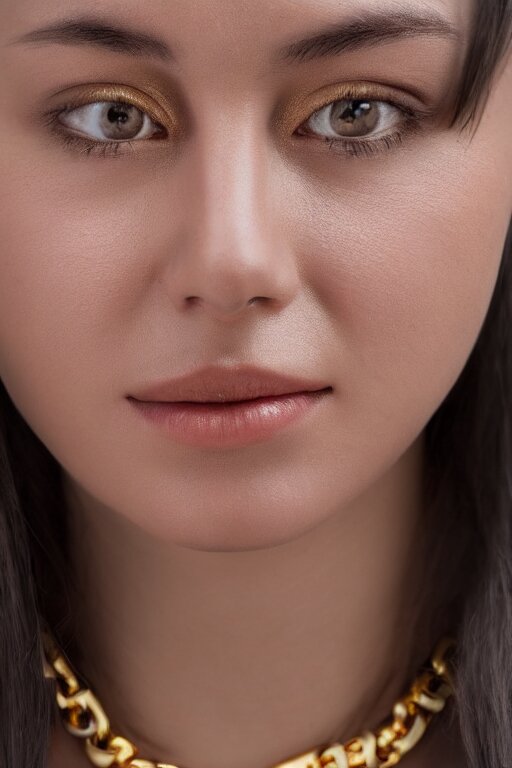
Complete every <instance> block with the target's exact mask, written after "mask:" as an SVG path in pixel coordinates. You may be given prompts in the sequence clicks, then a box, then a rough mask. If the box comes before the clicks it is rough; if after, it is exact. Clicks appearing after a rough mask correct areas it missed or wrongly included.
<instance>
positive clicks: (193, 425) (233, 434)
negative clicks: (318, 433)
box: [130, 389, 329, 448]
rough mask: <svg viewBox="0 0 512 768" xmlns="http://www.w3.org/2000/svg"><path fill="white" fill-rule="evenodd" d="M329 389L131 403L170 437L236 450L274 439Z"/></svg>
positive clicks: (190, 442) (304, 413)
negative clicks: (229, 398) (228, 399)
mask: <svg viewBox="0 0 512 768" xmlns="http://www.w3.org/2000/svg"><path fill="white" fill-rule="evenodd" d="M328 392H329V390H328V389H326V390H322V391H320V392H297V393H294V394H291V395H275V396H274V395H273V396H271V397H261V398H255V399H252V400H239V401H232V402H219V403H213V402H206V403H199V402H186V401H185V402H183V401H181V402H174V403H163V402H141V401H139V400H134V399H133V398H132V399H131V400H130V402H131V404H132V405H133V406H134V408H135V409H136V410H137V411H138V412H139V413H140V414H141V415H142V416H143V417H144V418H145V420H146V421H148V422H150V423H152V424H154V425H155V426H157V428H158V429H160V430H162V431H163V433H164V434H165V435H166V436H167V437H171V438H172V439H173V440H174V441H175V442H178V443H181V444H183V445H188V446H194V447H196V448H234V447H240V446H243V445H248V444H250V443H258V442H262V441H264V440H268V439H269V438H271V437H272V436H273V435H274V434H275V433H276V432H277V431H278V430H281V429H283V428H284V427H286V426H288V425H290V424H292V423H294V422H297V421H299V419H301V418H302V417H304V416H306V414H308V413H309V412H311V411H312V410H313V409H314V408H316V407H318V406H317V403H319V402H320V401H321V400H325V397H326V395H327V394H328Z"/></svg>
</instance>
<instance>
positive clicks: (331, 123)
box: [277, 83, 437, 158]
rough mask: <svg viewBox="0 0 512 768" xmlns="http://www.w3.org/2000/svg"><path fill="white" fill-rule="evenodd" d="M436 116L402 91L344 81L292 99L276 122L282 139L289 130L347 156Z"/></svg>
mask: <svg viewBox="0 0 512 768" xmlns="http://www.w3.org/2000/svg"><path fill="white" fill-rule="evenodd" d="M289 115H291V117H290V116H289ZM436 115H437V110H436V108H435V107H432V106H430V107H427V106H425V105H422V104H420V103H418V100H417V99H414V100H413V99H412V98H410V97H407V96H406V95H405V94H404V95H403V97H397V96H396V95H394V93H391V89H390V88H384V87H383V86H378V85H371V84H366V83H344V84H338V85H334V86H332V85H331V86H327V87H324V88H322V89H320V91H318V92H316V93H315V94H313V96H312V97H311V96H309V97H302V96H299V97H297V98H295V99H294V100H292V102H291V104H290V105H289V106H288V108H287V109H285V110H283V111H282V112H281V114H280V115H279V116H278V118H277V125H278V130H279V132H280V133H281V136H282V137H284V139H285V140H286V139H287V137H288V136H289V135H290V133H291V134H292V135H293V136H294V137H300V138H302V139H304V138H306V139H308V140H317V143H318V144H326V145H327V148H328V149H330V150H333V151H335V152H338V153H340V154H342V155H345V156H346V157H348V158H350V157H372V156H375V155H377V154H380V153H382V152H385V151H388V150H390V149H392V148H396V147H398V146H399V145H400V144H402V143H403V142H404V140H405V139H406V138H408V137H410V136H412V135H414V134H417V133H420V132H421V131H423V130H425V129H426V128H427V126H428V125H430V124H431V122H432V121H433V119H434V118H435V117H436ZM297 124H298V127H297Z"/></svg>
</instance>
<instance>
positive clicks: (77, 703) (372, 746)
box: [43, 633, 456, 768]
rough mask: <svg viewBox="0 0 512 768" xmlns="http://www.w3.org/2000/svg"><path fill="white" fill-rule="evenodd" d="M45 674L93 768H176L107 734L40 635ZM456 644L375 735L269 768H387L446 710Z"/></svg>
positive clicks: (100, 715) (440, 650) (102, 718)
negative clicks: (144, 757) (143, 756)
mask: <svg viewBox="0 0 512 768" xmlns="http://www.w3.org/2000/svg"><path fill="white" fill-rule="evenodd" d="M43 643H44V651H45V661H44V674H45V677H49V678H53V679H54V680H55V681H56V683H57V685H56V698H57V704H58V707H59V710H60V712H61V715H62V719H63V722H64V725H65V727H66V729H67V730H68V731H69V733H71V734H72V735H73V736H77V737H79V738H81V739H84V740H85V752H86V755H87V757H88V758H89V761H90V762H91V763H92V765H94V766H96V767H97V768H110V766H114V768H177V766H175V765H169V764H168V763H159V762H153V761H152V760H141V759H140V758H138V757H137V754H138V750H137V747H136V746H135V745H134V744H132V743H131V741H128V739H125V738H124V737H123V736H118V735H117V734H115V733H114V732H113V731H112V730H111V728H110V722H109V720H108V717H107V716H106V714H105V712H104V710H103V707H102V706H101V704H100V703H99V701H98V699H97V698H96V696H95V695H94V693H93V692H92V691H91V690H90V689H89V688H84V687H81V686H80V684H79V682H78V679H77V677H76V675H75V674H74V672H73V671H72V669H71V667H70V666H69V664H68V663H67V661H66V660H65V658H64V656H63V654H62V653H61V652H60V650H59V648H58V646H57V644H56V643H55V640H54V639H53V638H52V637H51V635H49V634H47V633H44V634H43ZM455 646H456V643H455V640H453V639H452V638H444V639H443V640H441V641H440V642H439V643H438V645H437V647H436V649H435V651H434V653H433V655H432V658H431V660H430V663H429V664H428V665H425V666H423V667H422V669H421V671H420V672H419V673H418V675H417V677H416V678H415V680H414V682H413V683H412V685H411V688H410V690H409V693H407V694H406V695H405V696H403V697H402V698H401V699H399V700H398V701H397V702H396V703H395V705H394V707H393V717H392V719H391V720H390V722H387V723H385V724H384V725H382V726H381V727H380V728H378V729H377V730H376V731H375V732H372V731H366V732H365V733H364V734H363V735H362V736H358V737H356V738H355V739H350V741H347V742H345V743H344V744H338V743H336V744H331V745H330V746H328V747H327V748H325V747H318V748H316V749H313V750H312V751H310V752H305V753H303V754H301V755H297V756H296V757H292V758H291V759H289V760H286V761H285V762H284V763H279V764H278V765H276V766H273V768H391V766H393V765H396V764H397V763H398V762H399V761H400V760H401V759H402V757H403V756H404V755H405V754H406V753H407V752H409V751H410V750H411V749H412V748H413V747H414V746H415V745H416V744H417V743H418V741H419V740H420V739H421V737H422V736H423V734H424V733H425V730H426V728H427V726H428V724H429V723H430V721H431V719H432V717H433V716H434V715H435V714H437V713H438V712H441V710H442V709H444V706H445V704H446V700H447V699H448V697H449V696H450V695H451V694H452V693H453V681H452V674H451V673H452V670H451V669H450V665H449V662H450V660H451V658H452V656H453V652H454V650H455Z"/></svg>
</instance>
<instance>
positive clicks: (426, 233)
mask: <svg viewBox="0 0 512 768" xmlns="http://www.w3.org/2000/svg"><path fill="white" fill-rule="evenodd" d="M486 131H487V132H486ZM497 137H498V140H496V139H497ZM500 138H501V137H500V132H499V130H496V126H489V127H486V126H485V125H484V126H483V128H482V131H481V133H480V134H479V135H478V136H477V137H476V138H475V139H474V143H473V144H467V143H466V144H461V145H460V146H457V145H455V143H454V142H455V139H453V138H451V137H450V139H449V140H447V137H446V136H445V137H444V139H443V138H442V137H439V138H438V139H437V140H436V141H435V142H433V143H432V144H431V145H430V147H429V149H428V152H427V153H426V154H424V155H423V156H421V155H420V156H416V155H415V153H414V149H410V150H408V151H407V153H406V155H404V159H400V160H399V161H396V160H395V161H392V163H393V162H395V163H396V172H395V170H393V171H392V172H390V171H385V172H382V173H380V172H379V170H377V171H375V170H365V169H364V168H363V175H364V174H368V176H369V175H370V174H371V177H372V179H373V180H374V182H373V183H372V185H371V195H368V194H367V192H362V191H361V190H362V189H363V186H361V184H362V183H363V182H361V181H359V182H358V184H359V186H357V184H355V185H354V186H353V187H352V190H348V189H347V188H345V189H344V190H343V194H342V197H340V194H339V190H335V194H329V195H327V196H326V195H325V191H324V192H323V193H321V201H322V206H321V208H320V207H317V208H316V209H315V211H314V215H312V216H311V218H309V219H308V220H307V222H306V227H307V230H308V231H307V233H306V232H304V231H302V232H301V235H304V238H303V240H304V242H305V241H308V242H307V246H306V247H307V248H308V249H309V251H310V252H314V253H315V256H316V263H315V265H314V269H311V270H310V273H309V277H308V279H309V280H310V281H311V283H313V284H314V286H315V292H316V295H317V296H318V297H319V300H320V301H321V302H322V304H323V305H324V306H325V307H326V308H327V309H328V311H329V314H330V317H331V320H332V322H333V324H334V325H335V326H336V331H335V333H336V336H337V338H338V339H339V341H340V353H339V354H340V370H341V373H340V379H341V382H342V388H344V389H345V392H346V395H347V402H351V404H352V407H355V410H356V411H357V410H358V405H357V404H358V403H359V408H360V409H361V413H362V412H363V411H364V413H365V414H366V422H367V423H368V424H371V425H372V430H371V435H370V434H368V435H367V437H366V438H365V439H368V440H375V437H377V435H378V436H379V437H380V438H382V439H385V440H386V441H387V442H388V443H389V441H390V440H394V439H396V440H397V441H401V440H403V439H404V435H407V436H408V439H412V437H413V436H414V434H416V433H417V432H418V431H419V430H420V429H421V428H422V427H423V426H424V425H425V423H426V422H427V420H428V418H429V417H430V416H431V415H432V413H433V412H434V411H435V410H436V409H437V407H438V406H439V405H440V403H441V402H442V400H443V399H444V397H445V396H446V394H447V393H448V391H449V390H450V389H451V387H452V385H453V384H454V383H455V381H456V379H457V378H458V376H459V374H460V373H461V371H462V369H463V367H464V365H465V362H466V361H467V358H468V357H469V355H470V352H471V350H472V348H473V346H474V344H475V342H476V340H477V337H478V334H479V331H480V328H481V326H482V324H483V321H484V319H485V315H486V313H487V310H488V307H489V304H490V301H491V297H492V293H493V289H494V286H495V283H496V278H497V273H498V269H499V266H500V262H501V258H502V255H503V246H504V242H505V238H506V233H507V228H508V226H509V223H510V216H511V207H510V202H509V201H510V197H511V191H512V190H511V182H510V176H509V175H508V174H506V173H503V166H502V165H501V169H500V167H499V164H500V162H501V163H502V162H503V155H502V150H505V148H506V146H507V145H508V142H505V138H504V137H503V141H501V140H500ZM506 161H507V163H508V167H510V168H512V158H510V157H508V158H507V160H506ZM386 162H388V161H386ZM372 163H373V161H370V162H369V163H368V165H367V166H366V168H370V167H371V166H372ZM392 163H391V164H392ZM398 166H400V167H398ZM374 167H377V166H374ZM383 168H384V166H383ZM348 178H349V176H348V175H347V179H348ZM354 178H355V177H354ZM343 184H344V186H345V184H346V181H344V182H343ZM364 185H365V186H364V188H365V189H366V190H367V189H368V188H369V186H370V185H369V184H368V181H367V180H366V181H364ZM340 199H342V200H343V204H342V205H340ZM403 447H405V446H403Z"/></svg>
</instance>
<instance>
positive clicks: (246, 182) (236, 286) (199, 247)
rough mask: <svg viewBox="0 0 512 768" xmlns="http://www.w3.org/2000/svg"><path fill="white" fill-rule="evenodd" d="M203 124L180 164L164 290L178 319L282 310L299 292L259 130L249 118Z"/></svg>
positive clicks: (272, 169) (271, 160)
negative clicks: (176, 229)
mask: <svg viewBox="0 0 512 768" xmlns="http://www.w3.org/2000/svg"><path fill="white" fill-rule="evenodd" d="M238 114H239V112H238ZM203 119H204V122H203V123H202V129H198V131H197V133H196V135H195V137H194V138H193V139H191V140H190V144H189V146H188V148H187V149H184V152H183V155H182V158H181V161H180V181H181V184H182V186H181V187H180V194H181V205H180V211H181V217H182V218H181V222H180V223H181V226H180V236H179V237H177V238H176V239H175V240H174V246H173V251H174V253H173V254H172V258H169V260H168V263H167V275H166V286H167V291H168V293H169V295H170V296H171V298H172V301H173V303H174V305H175V306H176V308H177V309H178V310H179V311H180V312H184V311H186V312H200V313H205V314H208V315H210V316H211V317H215V318H216V319H218V320H225V321H229V320H233V319H239V317H240V315H241V314H243V313H245V312H248V311H249V310H251V308H254V307H257V306H260V307H262V308H263V307H267V308H268V309H271V310H273V311H275V310H277V309H283V308H284V307H285V306H287V305H288V304H289V303H290V302H291V301H292V300H293V298H294V296H295V295H296V294H297V292H298V290H299V287H300V286H299V274H298V270H297V263H296V258H295V256H294V253H293V249H292V245H291V238H290V237H289V235H287V229H288V228H287V227H286V226H284V222H283V221H282V220H281V221H280V215H279V211H280V210H282V209H283V208H282V207H283V205H284V206H285V205H286V203H285V201H284V200H283V198H282V197H281V199H279V200H276V190H277V189H278V188H279V179H277V178H276V162H278V161H276V158H275V157H273V156H272V155H271V151H270V149H269V145H268V143H267V142H266V140H265V135H264V130H263V129H260V130H256V128H255V126H254V124H253V122H251V120H248V119H247V117H246V118H245V119H244V120H242V121H240V120H234V119H233V118H232V117H230V118H229V119H228V118H227V117H226V118H225V119H224V120H223V121H222V124H219V119H218V116H217V122H216V123H213V116H210V119H208V116H206V117H205V116H203ZM212 123H213V126H214V127H213V128H212ZM174 226H176V224H175V225H174ZM252 311H254V309H253V310H252Z"/></svg>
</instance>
